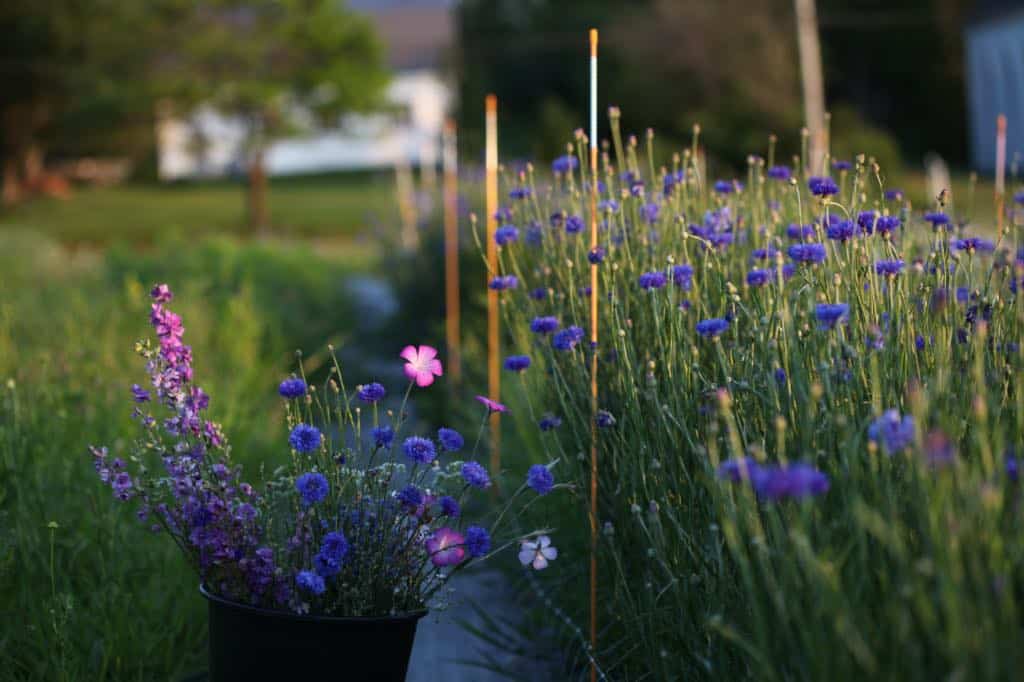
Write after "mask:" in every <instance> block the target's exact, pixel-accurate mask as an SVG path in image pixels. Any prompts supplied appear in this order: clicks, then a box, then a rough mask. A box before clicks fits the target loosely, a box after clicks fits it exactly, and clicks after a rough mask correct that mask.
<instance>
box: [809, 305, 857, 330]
mask: <svg viewBox="0 0 1024 682" xmlns="http://www.w3.org/2000/svg"><path fill="white" fill-rule="evenodd" d="M849 314H850V306H849V304H847V303H819V304H818V305H816V306H814V316H815V317H817V318H818V327H819V328H820V329H834V328H835V326H836V325H837V324H838V323H839V322H840V321H842V320H845V319H846V317H847V316H848V315H849Z"/></svg>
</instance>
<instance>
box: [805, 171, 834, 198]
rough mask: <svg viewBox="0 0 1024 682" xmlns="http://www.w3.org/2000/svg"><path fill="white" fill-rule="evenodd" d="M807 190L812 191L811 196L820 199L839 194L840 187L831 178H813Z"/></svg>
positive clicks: (809, 181) (808, 183) (808, 182)
mask: <svg viewBox="0 0 1024 682" xmlns="http://www.w3.org/2000/svg"><path fill="white" fill-rule="evenodd" d="M807 188H808V189H810V190H811V194H813V195H815V196H819V197H827V196H831V195H833V194H838V193H839V185H837V184H836V181H835V180H833V179H832V178H830V177H817V176H816V177H813V178H811V179H810V180H808V181H807Z"/></svg>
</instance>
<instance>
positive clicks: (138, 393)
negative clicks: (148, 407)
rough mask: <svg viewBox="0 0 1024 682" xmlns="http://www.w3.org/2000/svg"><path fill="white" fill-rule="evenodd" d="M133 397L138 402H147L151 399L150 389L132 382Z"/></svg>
mask: <svg viewBox="0 0 1024 682" xmlns="http://www.w3.org/2000/svg"><path fill="white" fill-rule="evenodd" d="M132 399H133V400H135V402H137V403H147V402H149V400H150V395H149V391H147V390H146V389H144V388H142V387H141V386H139V385H138V384H132Z"/></svg>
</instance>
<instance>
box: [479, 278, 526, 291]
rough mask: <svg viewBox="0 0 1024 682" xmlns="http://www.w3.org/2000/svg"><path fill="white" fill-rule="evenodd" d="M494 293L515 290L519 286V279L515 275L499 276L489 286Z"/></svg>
mask: <svg viewBox="0 0 1024 682" xmlns="http://www.w3.org/2000/svg"><path fill="white" fill-rule="evenodd" d="M487 286H488V287H489V288H491V289H493V290H494V291H504V290H505V289H515V288H516V287H517V286H519V279H518V278H517V277H516V276H515V275H505V276H504V277H501V276H498V277H495V278H493V279H492V280H491V282H490V284H488V285H487Z"/></svg>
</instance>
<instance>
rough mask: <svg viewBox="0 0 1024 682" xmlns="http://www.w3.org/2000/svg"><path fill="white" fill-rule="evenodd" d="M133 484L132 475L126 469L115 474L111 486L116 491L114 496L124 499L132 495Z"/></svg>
mask: <svg viewBox="0 0 1024 682" xmlns="http://www.w3.org/2000/svg"><path fill="white" fill-rule="evenodd" d="M132 486H133V484H132V477H131V476H129V475H128V474H127V473H125V472H124V471H122V472H120V473H117V474H115V475H114V480H112V481H111V482H110V487H111V488H112V489H113V491H114V497H116V498H117V499H119V500H122V501H123V500H127V499H128V498H129V497H131V490H132Z"/></svg>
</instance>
